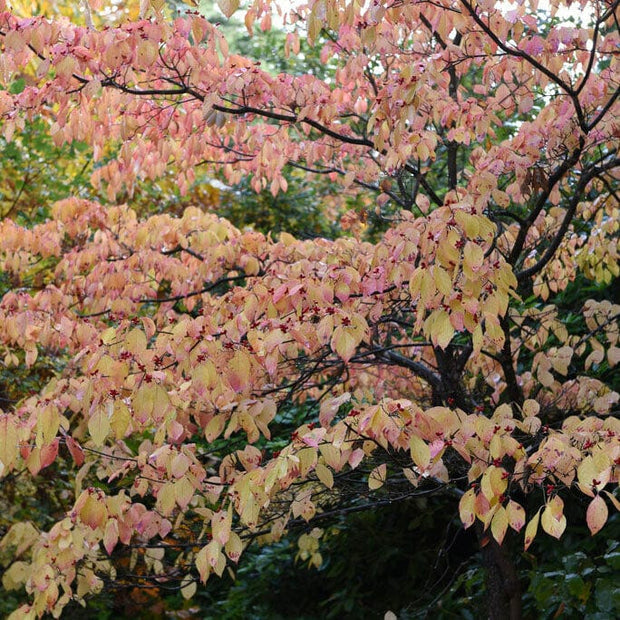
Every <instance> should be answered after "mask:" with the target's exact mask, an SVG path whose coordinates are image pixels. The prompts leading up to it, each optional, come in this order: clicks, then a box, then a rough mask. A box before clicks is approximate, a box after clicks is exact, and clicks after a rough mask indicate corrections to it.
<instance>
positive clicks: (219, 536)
mask: <svg viewBox="0 0 620 620" xmlns="http://www.w3.org/2000/svg"><path fill="white" fill-rule="evenodd" d="M231 526H232V513H231V512H230V511H228V510H220V511H218V512H216V513H214V514H213V515H212V516H211V535H212V536H213V540H215V541H217V542H218V543H220V545H225V544H226V542H227V541H228V538H229V536H230V528H231Z"/></svg>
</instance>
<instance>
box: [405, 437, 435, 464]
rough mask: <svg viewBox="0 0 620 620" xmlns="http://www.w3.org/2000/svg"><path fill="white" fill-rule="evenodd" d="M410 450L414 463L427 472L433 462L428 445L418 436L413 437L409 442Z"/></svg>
mask: <svg viewBox="0 0 620 620" xmlns="http://www.w3.org/2000/svg"><path fill="white" fill-rule="evenodd" d="M409 450H410V451H411V458H412V459H413V462H414V463H415V464H416V465H417V466H418V467H419V468H420V469H421V470H422V471H424V470H426V469H427V467H428V465H429V463H430V462H431V450H430V448H429V447H428V444H427V443H426V442H425V441H424V440H423V439H422V438H420V437H418V436H417V435H412V437H411V439H410V440H409Z"/></svg>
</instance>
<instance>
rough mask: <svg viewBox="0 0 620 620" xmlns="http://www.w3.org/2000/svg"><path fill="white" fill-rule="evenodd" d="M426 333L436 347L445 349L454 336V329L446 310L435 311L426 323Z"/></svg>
mask: <svg viewBox="0 0 620 620" xmlns="http://www.w3.org/2000/svg"><path fill="white" fill-rule="evenodd" d="M424 333H425V334H426V336H428V337H429V338H430V339H431V341H432V343H433V344H434V345H436V346H438V347H440V348H441V349H445V348H446V347H447V346H448V345H449V344H450V341H451V340H452V336H454V327H453V326H452V323H451V322H450V315H449V314H448V313H447V312H446V311H445V310H435V311H434V312H433V313H432V314H431V315H430V316H429V317H428V318H427V319H426V321H424Z"/></svg>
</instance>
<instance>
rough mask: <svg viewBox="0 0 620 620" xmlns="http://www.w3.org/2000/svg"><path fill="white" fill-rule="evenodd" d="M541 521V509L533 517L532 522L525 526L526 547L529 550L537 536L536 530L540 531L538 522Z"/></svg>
mask: <svg viewBox="0 0 620 620" xmlns="http://www.w3.org/2000/svg"><path fill="white" fill-rule="evenodd" d="M539 521H540V510H539V511H538V512H537V513H536V514H535V515H534V516H533V517H532V519H531V520H530V522H529V523H528V524H527V527H526V528H525V546H524V549H525V551H527V549H528V547H529V546H530V545H531V544H532V541H533V540H534V538H536V532H538V522H539Z"/></svg>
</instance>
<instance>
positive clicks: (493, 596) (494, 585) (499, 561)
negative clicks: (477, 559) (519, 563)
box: [478, 526, 522, 620]
mask: <svg viewBox="0 0 620 620" xmlns="http://www.w3.org/2000/svg"><path fill="white" fill-rule="evenodd" d="M478 540H479V542H480V547H481V552H482V564H483V566H484V570H485V573H486V575H485V582H486V599H487V606H488V612H489V615H488V617H489V620H521V618H522V605H521V584H520V583H519V575H518V573H517V569H516V567H515V565H514V562H513V560H512V558H511V557H510V555H509V552H508V550H507V548H506V543H504V545H503V546H501V545H499V544H498V543H497V541H496V540H495V539H494V538H493V537H492V536H491V535H490V533H485V532H484V531H483V530H482V526H480V527H478Z"/></svg>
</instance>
